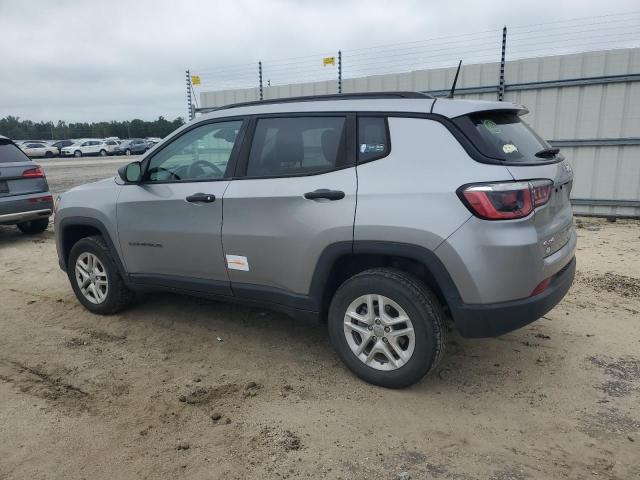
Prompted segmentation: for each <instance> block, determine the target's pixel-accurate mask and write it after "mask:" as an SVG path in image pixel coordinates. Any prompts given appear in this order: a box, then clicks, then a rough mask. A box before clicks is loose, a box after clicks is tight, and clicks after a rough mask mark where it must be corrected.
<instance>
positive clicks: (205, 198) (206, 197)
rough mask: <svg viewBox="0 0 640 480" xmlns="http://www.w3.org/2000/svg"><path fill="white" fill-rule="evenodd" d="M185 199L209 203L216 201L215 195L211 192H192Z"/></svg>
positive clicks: (192, 201)
mask: <svg viewBox="0 0 640 480" xmlns="http://www.w3.org/2000/svg"><path fill="white" fill-rule="evenodd" d="M185 200H186V201H187V202H191V203H211V202H215V201H216V196H215V195H213V194H211V193H194V194H193V195H189V196H188V197H187V198H186V199H185Z"/></svg>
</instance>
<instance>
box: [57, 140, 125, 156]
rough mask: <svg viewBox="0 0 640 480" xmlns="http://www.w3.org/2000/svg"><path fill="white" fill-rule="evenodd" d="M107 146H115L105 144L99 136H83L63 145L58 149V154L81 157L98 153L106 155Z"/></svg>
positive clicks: (107, 152)
mask: <svg viewBox="0 0 640 480" xmlns="http://www.w3.org/2000/svg"><path fill="white" fill-rule="evenodd" d="M116 143H117V142H116ZM109 147H111V148H115V145H107V144H106V143H105V141H104V140H100V139H99V138H85V139H83V140H78V141H77V142H76V143H74V144H73V145H69V146H68V147H64V148H63V149H62V150H61V151H60V154H61V155H62V156H63V157H69V156H73V157H82V156H85V155H100V156H102V157H106V156H107V155H108V154H109Z"/></svg>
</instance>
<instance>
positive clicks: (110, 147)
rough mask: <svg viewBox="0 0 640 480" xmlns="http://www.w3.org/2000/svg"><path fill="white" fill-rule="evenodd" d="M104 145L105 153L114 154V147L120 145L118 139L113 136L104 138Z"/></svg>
mask: <svg viewBox="0 0 640 480" xmlns="http://www.w3.org/2000/svg"><path fill="white" fill-rule="evenodd" d="M104 145H105V147H106V152H107V155H114V154H115V152H116V148H118V146H119V145H120V141H119V140H116V139H113V138H105V139H104Z"/></svg>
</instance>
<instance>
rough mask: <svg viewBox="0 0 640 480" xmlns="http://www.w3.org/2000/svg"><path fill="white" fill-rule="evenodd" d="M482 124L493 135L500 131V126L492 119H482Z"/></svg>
mask: <svg viewBox="0 0 640 480" xmlns="http://www.w3.org/2000/svg"><path fill="white" fill-rule="evenodd" d="M482 124H483V125H484V128H486V129H487V130H489V132H491V133H493V134H494V135H498V134H499V133H500V127H498V125H497V124H496V122H494V121H493V120H483V121H482Z"/></svg>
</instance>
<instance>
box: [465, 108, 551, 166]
mask: <svg viewBox="0 0 640 480" xmlns="http://www.w3.org/2000/svg"><path fill="white" fill-rule="evenodd" d="M456 123H458V125H459V126H461V127H462V128H463V130H464V131H465V133H467V134H468V135H469V137H471V140H472V141H473V143H474V144H475V145H476V147H477V148H478V149H479V150H480V151H481V152H482V153H483V154H485V155H487V156H489V157H492V158H497V159H500V160H504V161H506V162H522V163H524V162H528V163H530V162H548V161H554V160H556V159H557V155H553V154H551V155H549V154H547V155H546V156H544V157H536V153H538V152H540V151H542V150H545V149H549V148H551V145H549V144H548V143H547V142H546V141H544V140H543V139H542V138H540V137H539V136H538V134H536V133H535V132H534V131H533V130H532V129H531V127H529V125H527V124H526V123H525V122H523V121H522V120H521V119H520V117H519V116H518V115H517V114H516V113H515V112H500V111H491V112H479V113H476V114H472V115H469V116H466V117H462V120H461V121H460V122H456Z"/></svg>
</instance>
